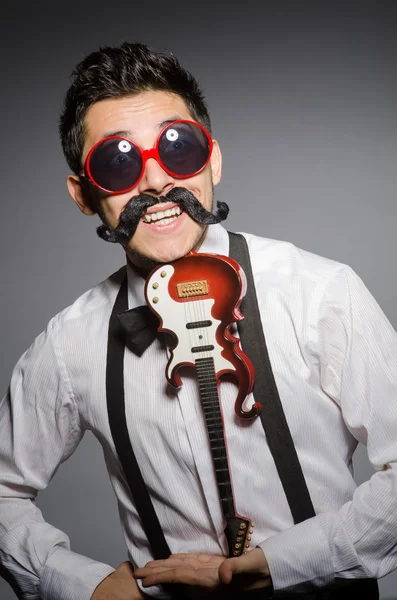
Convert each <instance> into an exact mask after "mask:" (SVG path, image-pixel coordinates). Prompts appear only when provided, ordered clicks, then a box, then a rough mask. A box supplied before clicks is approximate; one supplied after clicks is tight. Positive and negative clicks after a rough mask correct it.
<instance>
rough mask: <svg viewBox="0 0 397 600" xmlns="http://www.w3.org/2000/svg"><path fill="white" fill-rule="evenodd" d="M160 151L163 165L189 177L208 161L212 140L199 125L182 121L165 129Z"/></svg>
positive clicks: (161, 138)
mask: <svg viewBox="0 0 397 600" xmlns="http://www.w3.org/2000/svg"><path fill="white" fill-rule="evenodd" d="M158 153H159V156H160V159H161V161H162V163H163V165H164V166H165V167H166V169H168V171H170V172H171V173H173V174H175V175H179V176H181V177H189V176H192V175H194V174H195V173H197V172H198V171H200V170H201V169H202V168H203V167H204V166H205V165H206V163H207V161H208V159H209V157H210V153H211V144H210V140H209V138H208V136H207V134H206V133H205V131H203V130H202V129H201V127H199V126H198V125H195V124H194V123H189V122H185V121H181V122H178V123H172V124H171V125H170V126H169V127H167V129H165V130H164V131H163V133H162V135H161V137H160V140H159V143H158Z"/></svg>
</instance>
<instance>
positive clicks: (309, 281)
mask: <svg viewBox="0 0 397 600" xmlns="http://www.w3.org/2000/svg"><path fill="white" fill-rule="evenodd" d="M242 235H243V236H244V237H245V239H246V240H247V244H248V248H249V252H250V258H251V263H252V270H253V273H254V277H255V278H259V279H262V278H265V279H266V280H267V281H269V282H271V281H272V282H278V283H283V284H284V285H288V283H289V282H290V283H294V284H298V282H301V283H305V284H306V285H307V286H309V287H317V286H318V285H320V286H321V285H322V284H323V285H326V284H327V283H328V282H329V281H330V280H331V279H333V278H334V277H335V276H336V275H337V274H338V273H341V272H344V271H346V270H350V268H349V267H348V266H347V265H345V264H343V263H340V262H338V261H336V260H332V259H330V258H326V257H323V256H320V255H318V254H314V253H312V252H308V251H307V250H303V249H302V248H299V247H297V246H295V245H294V244H292V243H291V242H286V241H281V240H274V239H270V238H264V237H259V236H256V235H252V234H249V233H242Z"/></svg>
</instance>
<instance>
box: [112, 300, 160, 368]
mask: <svg viewBox="0 0 397 600" xmlns="http://www.w3.org/2000/svg"><path fill="white" fill-rule="evenodd" d="M117 318H118V320H119V323H120V325H121V327H122V329H123V331H124V333H125V334H126V336H127V345H128V347H129V348H130V350H132V352H134V354H136V355H137V356H142V354H143V353H144V352H145V350H146V349H147V348H149V346H150V344H151V343H152V342H153V341H154V339H155V338H156V336H157V328H158V326H159V320H158V318H157V317H156V315H155V314H154V313H152V311H151V310H150V308H149V307H148V306H146V305H145V306H137V307H136V308H131V309H130V310H126V311H124V312H122V313H120V314H119V315H117Z"/></svg>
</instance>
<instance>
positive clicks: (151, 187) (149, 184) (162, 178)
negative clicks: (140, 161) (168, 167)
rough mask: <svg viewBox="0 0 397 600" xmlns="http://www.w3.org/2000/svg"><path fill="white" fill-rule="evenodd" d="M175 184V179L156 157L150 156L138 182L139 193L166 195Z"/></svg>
mask: <svg viewBox="0 0 397 600" xmlns="http://www.w3.org/2000/svg"><path fill="white" fill-rule="evenodd" d="M174 185H175V179H174V178H173V177H171V175H169V174H168V173H167V172H166V171H164V169H163V168H162V167H161V166H160V164H159V163H158V162H157V160H156V159H155V158H152V157H150V158H148V159H147V160H146V164H145V171H144V173H143V177H142V179H141V180H140V182H139V184H138V192H139V194H151V195H152V196H165V194H167V193H168V192H169V191H170V190H171V189H172V188H173V187H174Z"/></svg>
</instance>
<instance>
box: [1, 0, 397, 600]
mask: <svg viewBox="0 0 397 600" xmlns="http://www.w3.org/2000/svg"><path fill="white" fill-rule="evenodd" d="M396 8H397V7H396V3H395V2H376V1H375V2H349V1H347V2H346V1H344V2H341V1H340V2H338V1H336V0H334V1H333V2H321V1H320V0H317V1H316V2H305V1H300V2H298V1H297V0H296V1H294V2H292V1H291V2H283V1H279V2H262V3H260V2H258V3H256V2H251V1H249V0H248V1H247V0H245V1H244V2H239V3H238V4H236V6H234V5H233V6H232V4H231V3H230V2H227V3H226V2H225V4H224V5H223V4H221V3H219V2H218V3H216V2H215V0H214V1H213V2H203V3H202V2H198V1H196V2H190V3H189V2H188V1H187V0H186V1H185V2H172V1H168V2H138V1H135V2H128V3H126V2H108V3H106V5H105V4H102V3H101V2H95V3H94V2H84V3H81V4H80V3H73V2H52V3H43V2H37V1H35V2H26V1H25V2H18V3H17V2H15V3H11V2H9V3H5V4H4V3H3V5H2V9H1V10H2V13H1V16H0V19H1V25H0V27H1V30H0V46H1V71H0V76H1V83H2V93H1V95H0V106H1V111H0V114H1V117H2V124H1V130H2V135H1V137H0V144H1V158H2V163H1V165H2V176H1V193H2V203H1V215H2V219H1V236H0V244H1V253H0V260H1V283H2V286H1V308H2V310H1V338H0V344H1V357H2V360H1V365H0V373H1V388H2V389H3V390H5V389H6V386H7V383H8V380H9V377H10V374H11V370H12V367H13V365H14V364H15V362H16V360H17V359H18V357H19V356H20V354H21V353H22V352H23V351H24V350H25V349H26V348H27V347H28V346H29V345H30V343H31V342H32V340H33V338H34V337H35V336H36V335H37V334H38V333H39V332H40V331H41V330H42V329H43V328H44V326H45V325H46V323H47V321H48V320H49V319H50V318H51V317H52V316H53V314H55V313H56V312H58V311H59V310H61V309H62V308H64V307H65V306H67V305H68V304H70V303H71V302H72V301H73V300H74V299H75V298H76V297H77V296H78V295H79V294H81V293H82V292H84V291H85V290H86V289H88V288H89V287H91V286H93V285H94V284H96V283H97V282H99V281H100V280H102V279H103V278H105V277H106V276H107V275H108V274H110V273H111V272H113V271H114V270H116V269H117V268H118V267H119V266H120V265H121V264H122V262H123V256H122V253H121V251H120V250H119V249H118V248H116V247H113V246H111V245H109V244H105V243H104V242H103V241H101V240H99V239H98V238H97V237H96V235H95V226H96V225H97V220H96V217H95V218H91V219H88V218H83V217H82V215H81V214H80V213H79V211H78V210H77V209H76V207H75V206H74V204H73V203H72V201H71V200H70V199H69V197H68V195H67V191H66V187H65V184H64V180H65V177H66V175H67V173H68V170H67V167H66V164H65V161H64V159H63V156H62V153H61V150H60V145H59V141H58V136H57V119H58V115H59V110H60V106H61V103H62V98H63V95H64V93H65V91H66V89H67V87H68V76H69V74H70V72H71V70H72V68H73V66H74V65H75V64H76V63H77V62H78V61H79V60H81V59H82V58H83V56H84V55H86V54H87V53H89V52H91V51H92V50H95V49H97V47H98V46H100V45H106V44H118V43H120V42H121V41H123V40H129V41H142V42H145V43H148V44H150V45H153V46H155V47H156V48H157V49H163V48H166V49H169V50H172V51H173V52H174V53H175V54H176V55H177V56H178V57H179V58H180V60H181V62H182V64H184V66H186V67H187V68H188V69H190V70H191V71H192V72H193V73H194V74H195V75H196V76H197V77H198V79H199V81H200V82H201V84H202V85H203V87H204V90H205V92H206V94H207V97H208V101H209V106H210V110H211V114H212V119H213V125H214V135H215V137H216V138H217V139H218V140H219V142H220V144H221V147H222V149H223V155H224V177H223V181H222V183H221V184H220V185H219V186H218V188H217V190H216V197H217V198H218V199H224V200H226V201H227V202H228V203H229V204H230V206H231V213H230V217H229V219H228V222H227V225H228V227H229V228H230V229H232V230H239V231H250V232H252V233H256V234H259V235H264V236H267V237H273V238H278V239H287V240H290V241H292V242H294V243H295V244H297V245H298V246H300V247H302V248H305V249H307V250H310V251H312V252H315V253H318V254H322V255H324V256H328V257H331V258H334V259H337V260H340V261H342V262H346V263H348V264H350V265H351V266H352V267H353V268H354V269H355V270H356V271H357V272H358V273H359V274H360V276H361V277H362V278H363V279H364V281H365V282H366V284H367V286H368V287H369V289H370V290H371V292H372V293H373V294H374V296H375V297H376V298H377V300H378V302H379V304H380V305H381V306H382V308H383V309H384V311H385V312H386V314H387V315H388V317H389V319H390V320H391V322H392V323H393V325H394V326H396V323H397V307H396V296H397V289H396V281H395V260H394V257H395V253H396V236H395V230H396V215H397V209H396V201H395V190H396V183H397V180H396V168H397V120H396V112H395V111H396V106H397V87H396V72H397V41H396V26H397V10H396ZM355 463H356V476H357V481H358V482H360V481H362V480H363V479H365V478H367V477H368V476H369V475H370V474H371V468H370V466H369V465H368V463H367V462H366V458H365V452H364V451H363V450H362V449H359V451H358V453H357V455H356V461H355ZM38 504H39V506H40V507H41V508H42V510H43V512H44V515H45V517H46V518H47V520H48V521H49V522H51V523H53V524H54V525H56V526H58V527H60V528H61V529H63V530H65V531H67V532H68V534H69V535H70V537H71V540H72V547H73V549H74V550H76V551H78V552H81V553H83V554H87V555H88V556H91V557H93V558H95V559H98V560H101V561H104V562H108V563H110V564H113V565H115V566H116V565H117V564H119V563H120V562H122V561H123V560H125V559H126V549H125V547H124V542H123V540H122V537H121V533H120V526H119V523H118V517H117V508H116V502H115V499H114V497H113V493H112V491H111V489H110V485H109V483H108V480H107V475H106V472H105V469H104V464H103V460H102V456H101V450H100V447H99V445H98V444H97V442H96V441H95V440H94V439H93V438H92V437H91V436H90V435H88V434H87V435H86V436H85V438H84V440H83V442H82V443H81V445H80V446H79V448H78V450H77V451H76V452H75V454H74V455H73V456H72V458H71V459H70V460H69V461H68V462H67V463H66V464H64V465H63V466H62V467H61V468H60V470H59V472H58V473H57V475H56V477H55V480H54V481H53V482H52V484H51V486H50V487H49V489H48V490H47V491H46V492H45V493H43V494H41V495H40V497H39V499H38ZM380 586H381V590H382V597H383V598H392V597H397V574H396V573H394V574H391V575H389V576H388V577H386V578H384V579H383V580H382V581H381V582H380ZM0 598H1V600H11V599H12V598H14V594H13V592H12V591H11V589H10V588H9V587H8V585H7V584H6V583H5V582H4V581H3V580H0Z"/></svg>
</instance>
